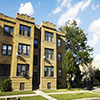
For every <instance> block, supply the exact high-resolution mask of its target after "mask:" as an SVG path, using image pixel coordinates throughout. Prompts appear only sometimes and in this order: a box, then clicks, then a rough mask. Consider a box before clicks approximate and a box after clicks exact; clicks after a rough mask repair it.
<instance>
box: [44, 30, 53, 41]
mask: <svg viewBox="0 0 100 100" xmlns="http://www.w3.org/2000/svg"><path fill="white" fill-rule="evenodd" d="M45 41H48V42H53V41H54V33H52V32H48V31H45Z"/></svg>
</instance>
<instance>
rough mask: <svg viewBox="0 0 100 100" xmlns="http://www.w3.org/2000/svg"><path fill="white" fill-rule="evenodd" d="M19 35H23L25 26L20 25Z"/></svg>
mask: <svg viewBox="0 0 100 100" xmlns="http://www.w3.org/2000/svg"><path fill="white" fill-rule="evenodd" d="M19 34H20V35H21V34H23V26H22V25H20V32H19Z"/></svg>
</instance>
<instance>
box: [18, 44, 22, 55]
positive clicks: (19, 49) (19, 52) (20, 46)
mask: <svg viewBox="0 0 100 100" xmlns="http://www.w3.org/2000/svg"><path fill="white" fill-rule="evenodd" d="M21 51H22V45H21V44H19V47H18V54H21Z"/></svg>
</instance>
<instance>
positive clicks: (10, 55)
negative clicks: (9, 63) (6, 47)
mask: <svg viewBox="0 0 100 100" xmlns="http://www.w3.org/2000/svg"><path fill="white" fill-rule="evenodd" d="M2 56H8V57H11V56H12V55H5V54H2Z"/></svg>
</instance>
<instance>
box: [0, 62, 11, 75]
mask: <svg viewBox="0 0 100 100" xmlns="http://www.w3.org/2000/svg"><path fill="white" fill-rule="evenodd" d="M10 66H11V65H10V64H0V76H10Z"/></svg>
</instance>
